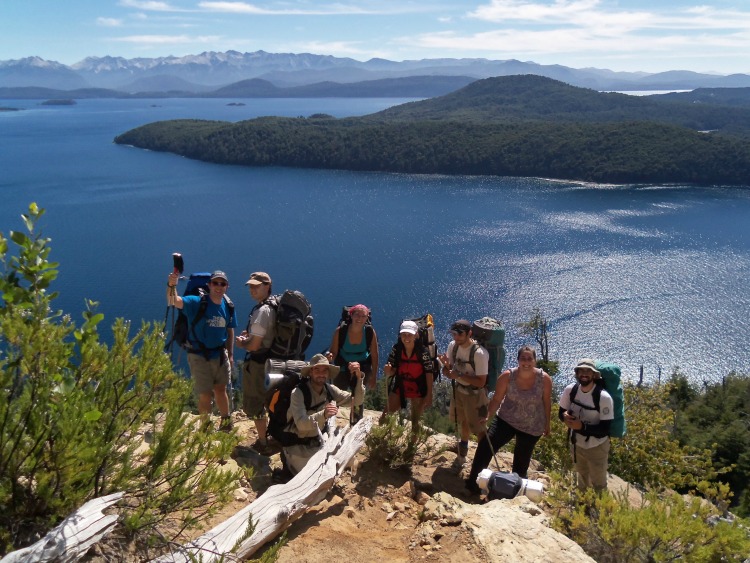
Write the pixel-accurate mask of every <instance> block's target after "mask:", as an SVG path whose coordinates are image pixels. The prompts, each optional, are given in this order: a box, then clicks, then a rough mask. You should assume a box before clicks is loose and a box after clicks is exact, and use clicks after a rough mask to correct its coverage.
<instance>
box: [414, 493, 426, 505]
mask: <svg viewBox="0 0 750 563" xmlns="http://www.w3.org/2000/svg"><path fill="white" fill-rule="evenodd" d="M414 500H415V501H417V504H419V505H420V506H424V505H425V504H427V501H429V500H430V495H428V494H427V493H425V492H424V491H417V493H416V494H415V495H414Z"/></svg>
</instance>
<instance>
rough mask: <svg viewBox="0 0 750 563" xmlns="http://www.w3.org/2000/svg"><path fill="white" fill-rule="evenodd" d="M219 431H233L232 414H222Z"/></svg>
mask: <svg viewBox="0 0 750 563" xmlns="http://www.w3.org/2000/svg"><path fill="white" fill-rule="evenodd" d="M219 431H221V432H231V431H232V417H231V416H222V417H221V421H220V422H219Z"/></svg>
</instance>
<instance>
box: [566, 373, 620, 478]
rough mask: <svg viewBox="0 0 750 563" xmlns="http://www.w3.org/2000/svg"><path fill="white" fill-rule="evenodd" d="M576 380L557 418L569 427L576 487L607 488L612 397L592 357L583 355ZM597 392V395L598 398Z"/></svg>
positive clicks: (571, 385)
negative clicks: (601, 381) (602, 381)
mask: <svg viewBox="0 0 750 563" xmlns="http://www.w3.org/2000/svg"><path fill="white" fill-rule="evenodd" d="M575 374H576V383H571V384H570V385H568V386H567V387H566V388H565V390H564V391H563V393H562V396H561V397H560V410H559V417H560V420H562V421H563V422H564V423H565V426H567V427H568V428H569V430H570V432H569V435H570V451H571V454H572V455H573V463H574V464H575V467H576V472H577V473H578V479H577V481H578V488H579V489H585V488H587V487H593V488H594V489H595V490H596V491H604V490H606V489H607V467H608V464H609V426H610V423H611V422H612V419H613V418H614V408H613V402H612V397H611V396H610V394H609V393H607V391H606V390H604V388H603V385H601V384H600V383H599V382H598V380H599V378H600V377H601V374H600V373H599V371H598V370H597V369H596V364H595V362H594V360H591V359H588V358H584V359H583V360H581V361H580V362H578V365H577V366H576V367H575ZM597 395H598V397H597Z"/></svg>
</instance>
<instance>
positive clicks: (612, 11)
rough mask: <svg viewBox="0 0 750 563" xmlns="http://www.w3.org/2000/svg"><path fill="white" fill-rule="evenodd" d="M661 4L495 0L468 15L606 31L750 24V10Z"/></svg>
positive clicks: (477, 17) (743, 26)
mask: <svg viewBox="0 0 750 563" xmlns="http://www.w3.org/2000/svg"><path fill="white" fill-rule="evenodd" d="M658 5H659V4H658V3H655V4H654V6H655V8H654V9H653V10H640V11H628V10H620V9H618V7H617V3H615V2H608V3H606V4H605V3H603V2H602V1H601V0H552V1H537V2H534V1H525V0H491V1H490V3H489V4H485V5H483V6H479V7H478V8H477V9H476V10H474V11H472V12H469V13H468V14H467V17H468V18H470V19H477V20H481V21H485V22H488V23H500V24H503V23H505V24H511V23H514V22H515V24H516V25H518V24H519V23H524V24H527V25H536V26H549V25H569V26H575V27H582V28H593V29H598V30H600V31H601V32H602V33H607V32H608V31H613V30H617V29H641V30H656V29H686V30H688V29H706V28H713V29H743V28H747V27H748V25H750V11H744V12H743V11H740V10H717V9H715V8H713V7H709V6H693V7H687V8H685V9H682V10H679V9H674V8H672V9H670V10H669V11H663V10H662V11H660V10H659V9H658ZM606 28H611V29H610V30H608V29H606Z"/></svg>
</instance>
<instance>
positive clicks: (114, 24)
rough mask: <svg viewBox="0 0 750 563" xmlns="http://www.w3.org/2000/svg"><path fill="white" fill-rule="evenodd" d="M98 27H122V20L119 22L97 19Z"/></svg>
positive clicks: (114, 19)
mask: <svg viewBox="0 0 750 563" xmlns="http://www.w3.org/2000/svg"><path fill="white" fill-rule="evenodd" d="M96 25H101V26H102V27H120V26H121V25H122V20H118V19H117V18H96Z"/></svg>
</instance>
